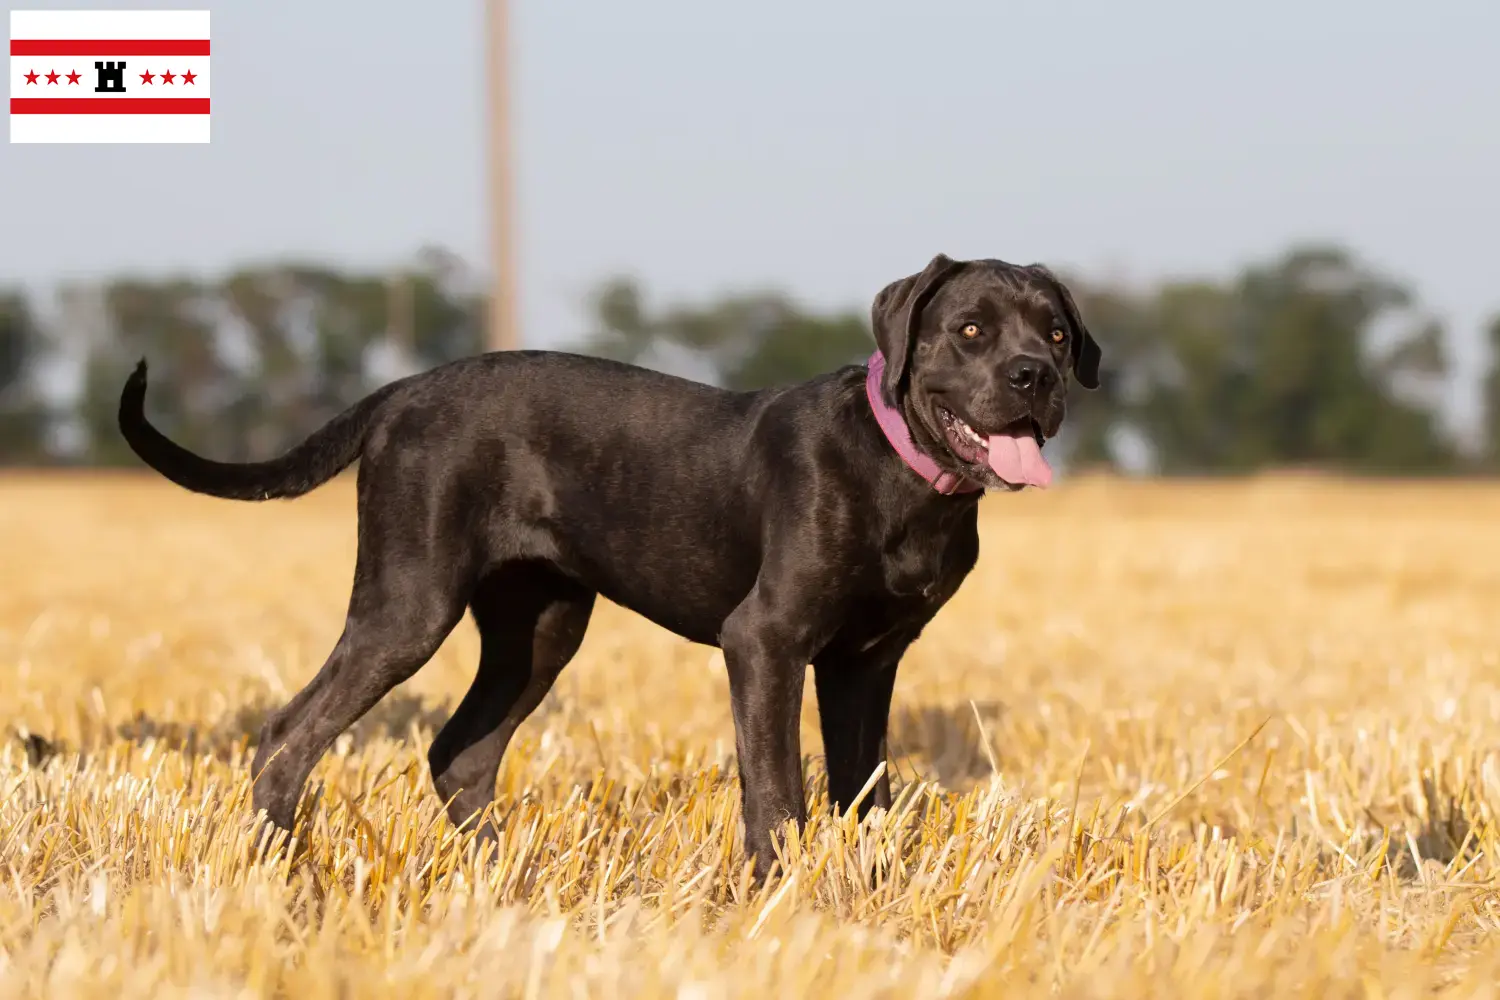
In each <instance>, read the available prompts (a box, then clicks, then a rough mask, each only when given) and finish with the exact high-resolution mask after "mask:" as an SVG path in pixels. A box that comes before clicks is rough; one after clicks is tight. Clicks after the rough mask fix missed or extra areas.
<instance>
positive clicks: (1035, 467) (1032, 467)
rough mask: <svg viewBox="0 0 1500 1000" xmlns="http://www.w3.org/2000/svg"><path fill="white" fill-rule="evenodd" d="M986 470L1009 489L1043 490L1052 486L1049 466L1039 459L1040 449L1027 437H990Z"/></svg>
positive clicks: (1042, 459) (1030, 437)
mask: <svg viewBox="0 0 1500 1000" xmlns="http://www.w3.org/2000/svg"><path fill="white" fill-rule="evenodd" d="M990 468H991V469H993V470H994V471H995V475H997V476H999V477H1000V478H1001V479H1003V480H1005V481H1006V482H1007V483H1010V484H1011V485H1012V486H1023V485H1024V486H1041V487H1046V486H1047V485H1048V484H1049V483H1051V482H1052V466H1050V465H1048V464H1047V460H1046V459H1045V458H1043V457H1042V449H1041V448H1039V447H1037V443H1036V438H1034V437H1032V436H1031V435H1030V434H1027V435H1025V436H1012V435H1010V434H992V435H991V436H990Z"/></svg>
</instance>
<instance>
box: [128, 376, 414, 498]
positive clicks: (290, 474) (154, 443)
mask: <svg viewBox="0 0 1500 1000" xmlns="http://www.w3.org/2000/svg"><path fill="white" fill-rule="evenodd" d="M396 385H397V383H394V382H393V383H390V384H389V385H385V386H382V387H381V388H379V389H377V390H375V391H374V392H372V393H371V394H370V395H368V396H366V397H365V398H364V399H362V400H360V401H359V402H358V403H355V404H354V405H353V406H351V407H349V408H348V409H347V410H345V411H344V412H343V413H340V414H339V415H338V416H336V417H334V418H333V419H332V420H330V421H328V423H326V424H324V425H323V426H322V427H320V428H318V429H317V430H316V431H314V432H313V433H312V436H311V437H309V438H308V439H307V440H305V441H303V442H302V443H301V444H299V445H297V446H296V447H295V448H293V449H292V450H290V451H288V452H287V453H286V454H284V455H282V456H281V457H280V458H273V459H271V460H270V461H268V462H245V463H234V462H215V461H213V460H212V459H208V458H204V457H202V456H201V455H195V454H193V453H192V452H190V451H188V450H187V449H186V448H184V447H182V446H181V445H180V444H178V443H177V442H175V441H173V440H171V439H170V438H168V437H167V436H166V435H165V434H163V433H162V432H161V431H159V430H157V429H156V428H155V427H153V426H152V425H151V422H150V421H148V420H147V419H146V361H145V359H144V358H142V359H141V361H140V363H139V364H137V365H136V366H135V371H133V372H131V373H130V377H129V378H128V379H126V380H125V388H124V389H123V390H121V392H120V433H121V434H122V435H124V437H125V441H126V443H127V444H129V445H130V450H131V451H134V452H135V453H136V454H137V455H139V456H140V457H141V460H142V461H144V462H145V463H146V464H147V465H149V466H151V468H153V469H155V470H156V471H157V472H159V473H161V474H162V475H163V476H165V477H166V478H167V479H169V480H171V481H172V482H174V483H176V484H177V485H178V486H181V487H183V488H184V489H189V490H192V491H193V492H194V493H206V494H208V495H209V496H215V497H223V498H224V499H226V500H275V499H281V498H283V497H296V496H301V495H302V494H304V493H309V492H311V491H312V490H314V489H316V488H317V487H319V486H321V485H323V484H324V483H326V482H327V481H328V480H330V479H332V478H333V477H334V476H335V475H337V474H338V473H339V472H340V471H342V470H343V469H344V468H346V467H347V466H348V465H349V464H350V463H351V462H353V461H354V460H355V459H356V458H358V457H359V453H360V451H361V449H362V448H363V447H364V442H365V431H366V430H367V429H368V428H369V426H370V420H371V418H372V417H373V416H374V415H375V411H376V410H377V409H379V407H380V404H381V403H383V402H385V400H386V397H388V396H389V395H390V394H391V392H392V391H393V390H394V389H395V388H396Z"/></svg>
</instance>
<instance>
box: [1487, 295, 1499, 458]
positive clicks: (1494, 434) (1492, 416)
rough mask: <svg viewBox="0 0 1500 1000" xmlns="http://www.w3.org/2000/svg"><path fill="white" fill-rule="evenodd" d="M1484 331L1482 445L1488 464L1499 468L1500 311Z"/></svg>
mask: <svg viewBox="0 0 1500 1000" xmlns="http://www.w3.org/2000/svg"><path fill="white" fill-rule="evenodd" d="M1485 332H1486V335H1487V336H1486V340H1487V341H1488V347H1489V353H1490V367H1489V371H1488V372H1486V373H1485V377H1484V446H1485V455H1486V457H1487V459H1488V464H1489V465H1490V467H1491V468H1492V469H1495V470H1500V313H1496V314H1495V316H1494V317H1493V318H1492V319H1491V320H1490V324H1489V328H1488V329H1487V330H1486V331H1485Z"/></svg>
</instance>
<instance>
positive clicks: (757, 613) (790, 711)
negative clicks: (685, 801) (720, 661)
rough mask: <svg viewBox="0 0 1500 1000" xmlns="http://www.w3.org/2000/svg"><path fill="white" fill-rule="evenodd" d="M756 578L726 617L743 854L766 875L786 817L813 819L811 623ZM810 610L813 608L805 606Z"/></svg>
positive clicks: (756, 872) (761, 876) (723, 636)
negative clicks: (807, 728) (805, 709)
mask: <svg viewBox="0 0 1500 1000" xmlns="http://www.w3.org/2000/svg"><path fill="white" fill-rule="evenodd" d="M763 595H764V591H763V589H762V588H761V586H760V585H757V586H756V588H755V589H754V590H752V591H751V594H750V596H749V597H748V598H746V600H745V602H744V603H743V604H741V605H740V606H739V607H738V608H736V609H735V611H734V613H733V614H731V615H730V616H729V618H728V619H727V620H726V621H725V623H724V629H723V631H722V633H721V635H720V645H721V646H722V648H723V650H724V663H725V665H726V666H727V667H728V668H729V698H730V704H731V707H732V709H733V712H734V743H735V750H736V752H737V754H738V758H739V774H740V803H741V811H742V813H743V815H744V822H745V854H746V855H747V856H749V857H751V858H753V859H754V876H755V878H756V879H757V880H758V881H759V880H764V879H765V877H766V876H767V875H768V874H769V873H770V869H771V864H772V862H774V861H775V860H776V854H775V851H774V850H773V848H772V836H773V835H774V834H775V833H777V832H778V831H779V830H780V829H781V827H782V826H783V825H784V824H785V823H786V821H787V820H789V819H790V820H795V821H796V824H797V829H798V830H801V828H802V824H803V823H804V822H806V820H807V802H806V800H805V799H804V797H803V792H802V739H801V733H800V721H801V716H802V684H803V679H804V677H805V676H806V672H807V663H808V660H809V659H810V658H811V653H812V652H813V651H812V650H811V649H810V648H809V639H810V635H809V629H808V627H807V626H806V625H805V624H802V623H799V622H796V621H795V619H794V618H792V617H791V616H790V615H789V613H784V612H781V611H779V610H778V609H777V608H776V607H775V606H774V605H772V604H771V603H770V602H767V601H766V600H765V599H764V596H763ZM798 610H799V611H801V612H803V613H805V612H806V610H807V608H806V607H805V606H804V607H803V608H799V609H798Z"/></svg>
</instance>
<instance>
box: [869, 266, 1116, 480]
mask: <svg viewBox="0 0 1500 1000" xmlns="http://www.w3.org/2000/svg"><path fill="white" fill-rule="evenodd" d="M871 312H872V319H873V324H872V325H873V327H874V333H875V340H876V342H877V343H878V344H879V345H880V352H881V353H882V354H883V355H884V356H885V380H884V384H883V386H882V388H883V391H884V393H885V397H886V401H887V402H888V403H890V404H891V405H892V406H895V407H897V408H898V409H899V410H900V411H901V412H902V414H903V415H904V416H905V417H906V421H907V424H908V425H909V426H910V428H911V434H912V438H913V440H914V441H915V442H916V443H917V445H918V446H919V447H921V448H922V449H923V450H924V451H925V452H926V453H927V454H928V455H930V456H931V457H932V459H933V460H934V461H935V462H937V463H938V465H940V466H942V467H943V468H944V469H946V470H947V471H950V472H954V473H958V474H960V475H963V476H965V477H967V478H969V479H971V480H973V481H975V482H977V483H980V484H981V485H984V486H987V487H990V488H1007V489H1013V490H1015V489H1021V488H1022V487H1023V486H1025V485H1027V484H1028V483H1031V484H1036V485H1045V482H1046V480H1047V479H1048V478H1050V475H1051V473H1050V470H1049V469H1048V468H1047V466H1046V463H1045V461H1044V460H1043V459H1042V458H1041V453H1040V451H1041V447H1042V446H1043V445H1044V444H1045V443H1046V441H1047V439H1048V438H1051V437H1053V436H1055V435H1056V434H1057V432H1058V429H1059V428H1060V427H1061V426H1062V422H1063V416H1064V412H1065V409H1066V399H1067V392H1068V379H1067V377H1066V376H1067V373H1068V372H1071V373H1072V375H1073V378H1074V379H1075V380H1077V382H1078V384H1079V385H1081V386H1083V387H1084V388H1086V389H1096V388H1098V386H1099V361H1100V350H1099V345H1098V344H1097V343H1095V342H1094V338H1093V337H1092V336H1091V335H1090V334H1089V331H1088V328H1087V327H1085V326H1084V324H1083V317H1082V316H1081V315H1080V314H1079V312H1078V306H1077V305H1076V304H1075V303H1074V301H1073V296H1072V295H1071V294H1070V293H1069V292H1068V289H1067V287H1066V286H1065V285H1063V283H1062V282H1061V281H1059V280H1058V279H1057V277H1056V276H1054V275H1053V274H1052V272H1051V271H1049V270H1047V269H1046V268H1045V267H1043V266H1041V265H1040V264H1032V265H1029V266H1024V267H1023V266H1018V265H1015V264H1007V263H1006V262H1004V261H1000V260H972V261H956V260H953V259H951V258H949V257H947V256H945V255H943V254H938V255H937V256H936V257H934V258H932V261H931V262H930V263H929V264H928V265H927V266H926V267H925V268H923V269H922V271H921V272H920V273H918V274H913V275H910V276H908V277H905V278H901V279H899V280H897V281H893V282H891V283H890V284H889V285H887V286H886V287H885V288H883V289H881V291H880V294H878V295H877V296H876V297H875V304H874V307H873V309H872V310H871Z"/></svg>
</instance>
